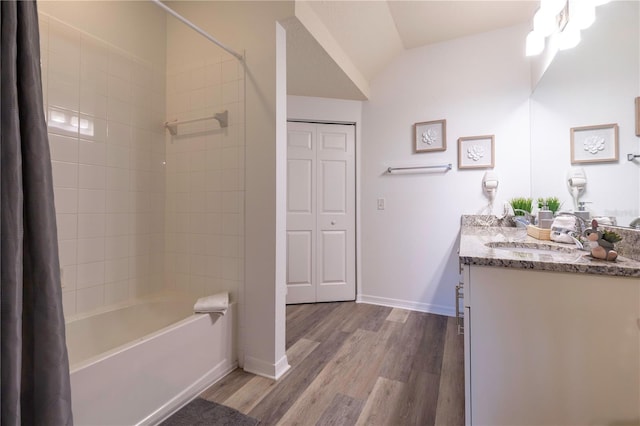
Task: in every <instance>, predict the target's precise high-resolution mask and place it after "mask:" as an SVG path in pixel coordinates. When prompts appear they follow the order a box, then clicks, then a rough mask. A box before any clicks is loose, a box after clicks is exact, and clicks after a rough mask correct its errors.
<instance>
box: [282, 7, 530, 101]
mask: <svg viewBox="0 0 640 426" xmlns="http://www.w3.org/2000/svg"><path fill="white" fill-rule="evenodd" d="M295 4H296V17H295V18H291V19H289V20H288V21H287V22H285V27H286V29H287V73H288V75H287V79H288V92H289V94H292V95H301V96H320V97H330V98H343V99H361V100H362V99H366V98H367V97H368V95H369V93H368V91H369V82H371V81H372V80H373V79H374V78H375V77H376V75H377V74H378V73H379V72H380V71H381V70H382V69H383V68H384V67H386V66H387V65H388V64H389V63H390V62H391V61H392V60H393V59H394V58H396V57H397V56H398V55H400V54H402V53H403V52H404V51H405V50H408V49H413V48H418V47H421V46H425V45H429V44H433V43H439V42H442V41H446V40H451V39H454V38H458V37H465V36H469V35H473V34H478V33H482V32H487V31H492V30H496V29H499V28H505V27H509V26H512V25H517V24H521V23H525V22H530V21H531V20H532V17H533V14H534V12H535V10H536V9H537V7H538V5H539V1H537V0H536V1H534V0H518V1H514V0H502V1H495V0H494V1H486V0H465V1H458V0H448V1H434V0H414V1H404V0H386V1H383V0H377V1H368V0H333V1H309V0H296V2H295ZM522 42H523V44H524V40H523V41H522Z"/></svg>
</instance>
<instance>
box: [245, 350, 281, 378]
mask: <svg viewBox="0 0 640 426" xmlns="http://www.w3.org/2000/svg"><path fill="white" fill-rule="evenodd" d="M289 368H291V366H290V365H289V361H288V360H287V356H286V355H284V356H283V357H282V358H280V359H279V360H278V362H276V363H275V364H271V363H269V362H266V361H263V360H261V359H257V358H253V357H251V356H248V355H245V357H244V367H243V369H244V371H246V372H247V373H253V374H256V375H258V376H262V377H266V378H267V379H271V380H278V379H279V378H280V377H282V375H283V374H284V373H286V372H287V370H289Z"/></svg>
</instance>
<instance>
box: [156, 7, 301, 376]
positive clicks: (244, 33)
mask: <svg viewBox="0 0 640 426" xmlns="http://www.w3.org/2000/svg"><path fill="white" fill-rule="evenodd" d="M169 5H170V6H171V7H173V8H175V10H177V11H178V12H179V13H181V14H182V15H184V16H185V17H187V18H188V19H190V20H191V21H193V22H194V23H195V24H197V25H199V26H201V27H202V28H203V29H204V30H205V31H208V32H209V33H211V34H212V35H214V36H215V37H217V38H219V39H220V40H221V41H222V42H224V43H226V44H228V45H229V46H232V47H234V48H235V49H236V50H238V51H240V52H244V53H245V68H244V72H245V127H244V130H245V136H244V138H245V142H246V145H245V149H246V151H245V174H244V179H245V181H244V188H245V222H244V223H245V227H244V235H245V255H244V256H245V263H244V264H245V267H244V271H243V272H244V282H245V285H244V287H245V289H244V307H243V308H242V307H241V317H242V320H241V323H240V333H241V340H242V342H243V345H244V348H243V349H244V368H245V369H246V370H249V371H251V372H255V373H258V374H262V375H265V376H271V377H277V376H278V375H280V374H281V373H282V369H281V368H280V367H282V368H286V366H287V363H286V356H285V347H284V342H285V340H284V332H285V329H284V317H285V304H284V292H281V291H277V290H276V286H284V285H285V283H284V282H283V283H278V282H276V276H277V274H278V271H277V269H278V268H283V267H284V266H283V262H284V261H285V260H286V259H285V257H284V255H283V254H282V253H278V252H276V247H277V244H276V229H277V228H276V223H277V215H278V214H282V212H280V211H279V210H282V206H280V207H279V206H278V205H277V202H276V201H277V197H276V167H277V157H276V151H277V150H276V143H285V141H279V142H278V141H277V139H276V98H277V96H276V93H277V91H276V80H277V79H276V74H277V67H276V22H277V21H279V20H284V19H286V18H289V17H291V16H293V13H294V11H293V3H292V2H285V1H273V2H272V1H258V2H225V1H221V2H198V1H193V2H188V1H180V2H171V3H169ZM184 47H185V48H186V46H184ZM241 361H242V360H241Z"/></svg>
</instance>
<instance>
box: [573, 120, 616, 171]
mask: <svg viewBox="0 0 640 426" xmlns="http://www.w3.org/2000/svg"><path fill="white" fill-rule="evenodd" d="M609 161H618V125H617V124H600V125H597V126H584V127H572V128H571V164H576V163H605V162H609Z"/></svg>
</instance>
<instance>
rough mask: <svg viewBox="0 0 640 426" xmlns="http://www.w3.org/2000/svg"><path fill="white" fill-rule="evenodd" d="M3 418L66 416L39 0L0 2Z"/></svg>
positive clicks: (57, 420)
mask: <svg viewBox="0 0 640 426" xmlns="http://www.w3.org/2000/svg"><path fill="white" fill-rule="evenodd" d="M0 20H1V22H2V31H1V37H2V39H1V44H0V56H1V62H0V71H1V74H2V80H1V86H0V102H1V110H2V116H1V119H2V121H1V126H0V200H1V204H0V215H1V217H2V223H1V226H0V276H1V278H2V282H1V288H0V304H1V310H2V327H1V329H0V333H1V334H0V343H1V345H0V355H1V357H2V359H1V363H0V375H1V379H2V382H1V387H0V392H1V394H0V396H1V402H0V412H1V413H0V414H1V417H0V421H1V424H2V425H3V426H4V425H20V424H23V425H70V424H73V419H72V415H71V390H70V383H69V362H68V358H67V347H66V343H65V329H64V316H63V313H62V293H61V287H60V270H59V266H58V265H59V263H58V242H57V241H58V239H57V231H56V221H55V210H54V205H53V183H52V175H51V161H50V154H49V144H48V140H47V128H46V124H45V117H44V112H43V102H42V85H41V80H40V44H39V43H40V42H39V34H38V13H37V8H36V3H35V1H14V0H2V1H0Z"/></svg>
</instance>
